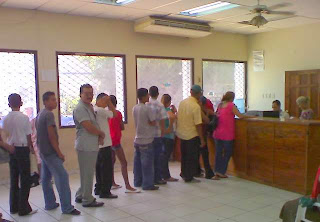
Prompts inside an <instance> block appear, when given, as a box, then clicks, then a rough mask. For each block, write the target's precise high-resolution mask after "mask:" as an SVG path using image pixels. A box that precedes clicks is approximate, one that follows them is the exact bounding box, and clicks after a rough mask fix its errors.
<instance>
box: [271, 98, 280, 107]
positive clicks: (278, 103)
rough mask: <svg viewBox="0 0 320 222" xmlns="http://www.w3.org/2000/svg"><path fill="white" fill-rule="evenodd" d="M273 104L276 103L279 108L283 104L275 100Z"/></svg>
mask: <svg viewBox="0 0 320 222" xmlns="http://www.w3.org/2000/svg"><path fill="white" fill-rule="evenodd" d="M273 103H275V104H277V105H278V106H279V107H281V102H280V101H279V100H275V101H273V102H272V104H273Z"/></svg>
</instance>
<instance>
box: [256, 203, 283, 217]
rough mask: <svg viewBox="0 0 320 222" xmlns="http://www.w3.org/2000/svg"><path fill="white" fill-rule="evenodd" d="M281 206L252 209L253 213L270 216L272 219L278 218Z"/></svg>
mask: <svg viewBox="0 0 320 222" xmlns="http://www.w3.org/2000/svg"><path fill="white" fill-rule="evenodd" d="M280 211H281V208H280V207H275V206H268V207H264V208H261V209H258V210H254V211H252V213H256V214H259V215H262V216H265V217H270V218H271V219H274V220H277V219H279V216H280Z"/></svg>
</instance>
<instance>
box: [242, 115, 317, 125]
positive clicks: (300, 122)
mask: <svg viewBox="0 0 320 222" xmlns="http://www.w3.org/2000/svg"><path fill="white" fill-rule="evenodd" d="M237 121H250V122H272V123H282V124H294V125H320V121H319V120H300V119H277V118H266V117H255V118H246V119H237Z"/></svg>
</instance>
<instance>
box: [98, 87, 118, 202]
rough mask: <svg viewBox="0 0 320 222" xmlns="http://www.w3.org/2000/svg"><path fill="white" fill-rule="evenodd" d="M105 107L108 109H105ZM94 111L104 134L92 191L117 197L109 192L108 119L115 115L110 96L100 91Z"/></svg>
mask: <svg viewBox="0 0 320 222" xmlns="http://www.w3.org/2000/svg"><path fill="white" fill-rule="evenodd" d="M107 107H108V108H109V110H108V109H106V108H107ZM94 112H95V114H96V118H97V122H98V125H99V127H100V129H101V130H102V131H103V132H104V134H105V137H104V139H103V143H102V142H101V143H100V144H103V145H99V153H98V159H97V163H96V185H95V190H94V193H95V195H99V197H100V198H117V197H118V196H117V195H113V194H112V193H111V192H110V190H111V187H112V178H113V163H112V150H111V146H112V140H111V136H110V129H109V121H108V120H109V119H111V118H113V117H115V116H116V115H117V111H116V109H115V107H114V105H113V104H112V102H111V100H110V97H109V96H108V95H107V94H105V93H100V94H99V95H98V96H97V99H96V105H95V107H94Z"/></svg>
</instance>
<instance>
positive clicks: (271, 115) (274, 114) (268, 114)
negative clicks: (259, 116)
mask: <svg viewBox="0 0 320 222" xmlns="http://www.w3.org/2000/svg"><path fill="white" fill-rule="evenodd" d="M263 117H269V118H280V112H279V111H263Z"/></svg>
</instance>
